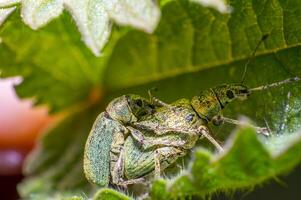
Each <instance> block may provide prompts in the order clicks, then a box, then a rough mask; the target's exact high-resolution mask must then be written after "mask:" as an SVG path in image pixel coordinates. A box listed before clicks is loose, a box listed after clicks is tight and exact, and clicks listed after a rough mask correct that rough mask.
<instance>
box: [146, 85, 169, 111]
mask: <svg viewBox="0 0 301 200" xmlns="http://www.w3.org/2000/svg"><path fill="white" fill-rule="evenodd" d="M152 90H156V89H149V90H148V91H147V93H148V96H149V99H150V103H151V104H153V105H157V106H165V107H170V108H173V106H171V105H169V104H167V103H165V102H163V101H161V100H160V99H158V98H156V97H154V96H153V94H152Z"/></svg>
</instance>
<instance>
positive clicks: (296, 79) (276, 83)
mask: <svg viewBox="0 0 301 200" xmlns="http://www.w3.org/2000/svg"><path fill="white" fill-rule="evenodd" d="M300 80H301V79H300V78H299V77H297V76H296V77H293V78H288V79H285V80H283V81H279V82H275V83H271V84H268V85H262V86H259V87H256V88H251V89H249V90H250V91H260V90H267V89H270V88H274V87H279V86H281V85H285V84H288V83H293V82H297V81H300Z"/></svg>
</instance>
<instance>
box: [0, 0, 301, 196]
mask: <svg viewBox="0 0 301 200" xmlns="http://www.w3.org/2000/svg"><path fill="white" fill-rule="evenodd" d="M162 2H163V1H162ZM162 2H161V5H162V18H161V21H160V23H159V25H158V28H157V29H156V30H155V32H154V34H146V33H144V32H141V31H137V30H131V29H129V28H119V27H114V28H113V32H112V37H111V39H110V42H109V43H108V45H107V46H106V48H105V49H104V50H103V56H102V57H100V58H96V57H95V56H94V55H92V54H91V52H90V51H89V49H87V48H86V47H85V46H84V45H83V44H82V42H81V36H80V35H79V34H78V33H77V30H76V26H75V24H74V22H73V21H72V20H71V17H70V16H69V15H68V14H67V13H64V14H63V15H62V16H60V17H59V18H57V19H54V20H52V21H51V22H50V23H49V24H47V25H46V26H45V27H44V28H42V29H40V30H38V31H32V30H31V29H29V28H28V27H27V26H25V25H23V23H21V19H20V17H19V13H18V12H20V10H17V11H18V12H15V13H13V14H12V15H11V16H9V20H7V21H6V22H5V23H4V24H3V26H2V28H1V29H0V37H1V38H2V43H0V60H1V64H0V69H1V76H3V77H7V76H15V75H21V76H22V77H23V82H22V84H21V85H19V86H17V87H16V90H17V92H18V95H19V96H21V97H23V98H25V97H34V99H35V101H36V103H37V104H48V105H49V107H50V108H51V110H52V111H57V112H59V111H66V110H67V109H68V108H73V109H74V110H78V109H79V110H80V111H77V112H74V111H73V112H71V113H69V117H68V118H66V119H65V120H63V121H61V122H60V123H59V124H58V126H56V127H54V128H53V129H51V130H50V131H49V132H48V134H46V135H45V136H44V137H42V139H41V140H40V143H39V145H38V147H37V149H36V150H35V151H34V152H33V154H32V155H31V158H29V161H28V162H27V164H26V167H25V171H26V173H27V174H28V177H27V178H26V179H25V181H24V182H23V183H22V184H21V185H20V186H19V191H20V194H21V196H22V197H24V198H34V196H36V197H37V196H39V195H42V196H43V197H45V198H46V197H53V198H57V199H61V198H63V197H65V196H66V198H68V197H70V198H71V197H72V196H77V197H78V198H86V197H87V198H89V197H92V196H94V193H95V191H96V189H95V188H94V187H93V186H91V185H90V184H88V183H87V182H86V180H85V178H84V176H83V171H82V163H81V159H82V155H83V148H84V143H85V139H86V137H87V134H88V133H89V130H90V128H91V127H92V124H93V121H94V120H95V118H96V115H97V114H98V113H100V112H101V111H103V110H104V108H105V106H106V105H107V104H108V102H109V101H111V100H112V99H114V98H116V97H118V96H120V95H122V94H126V93H135V94H140V95H143V96H146V91H147V89H149V88H152V87H157V88H159V91H158V93H156V94H155V96H156V97H158V98H159V99H162V100H163V101H165V102H172V101H174V100H176V99H179V98H190V97H192V96H193V95H196V94H198V93H199V92H200V91H201V90H204V89H208V88H210V87H213V86H215V85H218V84H223V83H231V82H234V83H237V82H239V81H240V80H241V78H242V73H243V71H244V64H245V63H246V62H247V60H248V59H249V55H250V54H251V52H252V51H253V50H254V48H255V47H256V45H257V43H258V41H259V40H260V38H261V37H262V35H264V34H269V38H268V39H267V40H266V41H265V42H264V44H263V45H262V46H260V48H259V49H258V51H257V53H256V55H255V57H254V59H252V60H251V63H250V65H249V68H248V70H247V75H246V82H245V84H246V85H248V86H250V87H256V86H259V85H263V84H267V83H272V82H275V81H280V80H283V79H286V78H288V77H294V76H300V74H301V63H300V62H299V57H300V54H301V47H300V43H301V42H300V41H301V33H300V30H299V29H300V28H299V27H301V22H300V20H299V19H300V17H301V16H300V15H301V14H300V13H301V3H300V2H299V1H298V0H291V1H283V0H264V1H262V0H253V1H250V0H232V1H231V2H230V5H231V7H232V8H233V12H232V13H228V14H221V13H219V12H217V11H216V10H213V9H209V8H204V7H201V6H199V5H197V4H195V3H191V2H189V1H185V0H175V1H165V2H164V3H162ZM16 27H18V28H16ZM101 96H103V98H101ZM300 99H301V89H300V83H296V84H291V85H287V86H283V87H279V88H275V89H271V90H266V91H262V92H257V93H254V94H252V96H250V98H249V99H248V100H247V101H245V102H233V103H232V104H230V105H229V106H227V108H226V109H225V110H224V112H223V114H224V115H225V116H226V117H230V118H235V119H236V118H238V116H239V115H245V116H248V117H249V118H250V119H252V120H253V121H254V122H255V123H256V124H258V125H259V126H267V125H268V126H269V127H270V129H271V130H272V132H273V134H274V135H273V136H272V137H270V138H267V139H264V138H260V139H258V138H257V137H256V136H255V134H254V133H253V132H252V131H251V130H249V129H242V130H240V131H239V133H237V134H236V135H235V136H233V137H230V138H229V139H228V141H229V143H233V145H232V146H231V148H229V149H228V151H227V153H226V154H225V155H224V156H223V157H218V156H217V155H215V154H214V153H212V151H211V150H212V147H211V146H210V145H208V144H207V143H206V141H201V142H200V144H198V147H197V148H196V151H195V153H192V154H191V155H190V156H192V157H193V158H194V159H192V160H191V161H190V162H189V163H188V164H187V166H188V167H187V166H186V165H185V166H186V167H187V169H185V170H184V172H183V173H181V174H179V175H178V176H177V177H175V178H172V180H168V179H166V180H165V179H163V180H158V181H156V182H155V183H154V184H153V186H152V189H151V196H152V198H154V199H168V198H173V197H186V196H190V195H198V196H206V195H210V194H211V193H213V192H216V191H233V190H235V189H238V188H249V187H252V188H253V187H254V186H255V185H257V184H261V183H262V182H263V181H266V180H268V179H271V178H274V177H276V176H279V175H280V174H283V173H284V172H287V171H288V170H291V169H292V168H293V167H294V166H296V165H297V164H299V163H300V155H298V154H297V152H298V151H300V150H299V148H300V146H301V145H300V136H299V134H298V133H299V132H298V130H299V129H300V128H301V127H300V118H301V114H300V113H301V112H300V107H301V102H300ZM71 110H72V109H71ZM211 128H212V130H213V134H214V137H216V138H218V139H219V140H221V141H225V140H226V138H228V136H229V133H230V132H231V131H232V130H233V128H234V126H233V125H223V126H221V127H211ZM199 147H202V148H203V149H200V148H199ZM204 148H206V149H207V150H204ZM189 166H191V167H189ZM97 195H98V196H99V198H104V197H106V198H110V197H112V198H119V199H120V198H121V199H122V198H125V197H124V195H123V194H118V193H117V191H116V192H112V191H111V190H106V189H104V190H102V191H101V192H99V193H98V194H97ZM98 196H96V197H95V198H98ZM37 198H38V197H37Z"/></svg>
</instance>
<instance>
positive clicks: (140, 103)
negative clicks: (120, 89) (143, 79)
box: [136, 99, 142, 107]
mask: <svg viewBox="0 0 301 200" xmlns="http://www.w3.org/2000/svg"><path fill="white" fill-rule="evenodd" d="M136 104H137V105H138V106H139V107H141V106H142V101H141V99H137V100H136Z"/></svg>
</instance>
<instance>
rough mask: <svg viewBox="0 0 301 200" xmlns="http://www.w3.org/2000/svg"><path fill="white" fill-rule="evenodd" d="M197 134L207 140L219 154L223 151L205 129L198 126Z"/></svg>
mask: <svg viewBox="0 0 301 200" xmlns="http://www.w3.org/2000/svg"><path fill="white" fill-rule="evenodd" d="M198 133H200V134H201V135H202V136H204V137H205V138H207V140H209V141H210V142H211V143H212V144H213V145H214V146H215V147H216V148H217V149H218V150H219V151H220V152H223V151H224V149H223V147H221V145H220V144H219V143H218V142H217V141H216V140H215V139H214V138H213V137H212V136H211V135H210V133H209V129H208V128H207V127H204V126H200V127H199V128H198Z"/></svg>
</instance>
